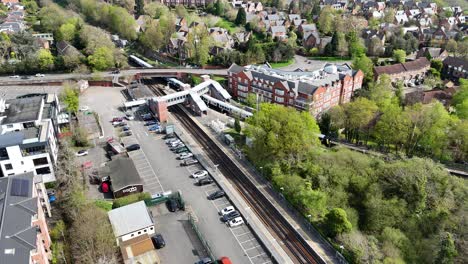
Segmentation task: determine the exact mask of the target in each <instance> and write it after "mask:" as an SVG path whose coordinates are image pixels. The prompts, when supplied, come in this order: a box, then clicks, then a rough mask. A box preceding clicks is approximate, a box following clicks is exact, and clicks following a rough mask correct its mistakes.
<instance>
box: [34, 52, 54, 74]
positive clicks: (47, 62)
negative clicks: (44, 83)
mask: <svg viewBox="0 0 468 264" xmlns="http://www.w3.org/2000/svg"><path fill="white" fill-rule="evenodd" d="M37 60H38V62H39V68H40V69H41V70H51V69H52V68H53V67H54V56H53V55H52V53H51V52H50V50H48V49H40V50H39V51H38V53H37Z"/></svg>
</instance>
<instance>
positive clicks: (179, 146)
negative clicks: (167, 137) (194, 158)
mask: <svg viewBox="0 0 468 264" xmlns="http://www.w3.org/2000/svg"><path fill="white" fill-rule="evenodd" d="M183 147H185V145H184V143H182V142H181V143H179V144H177V145H175V146H173V147H170V148H169V149H170V150H172V151H175V150H177V149H179V148H183Z"/></svg>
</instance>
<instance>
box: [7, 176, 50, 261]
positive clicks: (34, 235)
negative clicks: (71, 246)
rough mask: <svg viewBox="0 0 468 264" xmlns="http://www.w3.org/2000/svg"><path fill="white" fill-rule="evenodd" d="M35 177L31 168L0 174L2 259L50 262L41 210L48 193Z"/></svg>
mask: <svg viewBox="0 0 468 264" xmlns="http://www.w3.org/2000/svg"><path fill="white" fill-rule="evenodd" d="M36 180H37V176H34V173H33V172H27V173H22V174H17V175H15V176H11V177H3V178H0V195H1V197H2V199H0V261H1V263H37V264H48V263H49V259H50V258H51V252H50V245H51V240H50V236H49V230H48V227H47V223H46V220H45V215H44V211H43V204H44V203H47V204H48V197H47V193H46V192H45V187H44V185H43V184H42V185H40V184H39V185H38V184H36ZM38 186H42V188H38ZM49 209H50V207H49Z"/></svg>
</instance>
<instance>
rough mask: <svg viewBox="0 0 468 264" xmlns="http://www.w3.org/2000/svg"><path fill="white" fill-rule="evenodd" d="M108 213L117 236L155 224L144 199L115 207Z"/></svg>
mask: <svg viewBox="0 0 468 264" xmlns="http://www.w3.org/2000/svg"><path fill="white" fill-rule="evenodd" d="M108 215H109V220H110V222H111V225H112V229H113V230H114V235H115V237H121V236H123V235H126V234H129V233H132V232H134V231H137V230H140V229H143V228H146V227H148V226H152V225H154V223H153V220H152V219H151V216H150V215H149V213H148V209H147V208H146V204H145V202H143V201H140V202H137V203H132V204H129V205H126V206H123V207H120V208H117V209H114V210H112V211H109V212H108Z"/></svg>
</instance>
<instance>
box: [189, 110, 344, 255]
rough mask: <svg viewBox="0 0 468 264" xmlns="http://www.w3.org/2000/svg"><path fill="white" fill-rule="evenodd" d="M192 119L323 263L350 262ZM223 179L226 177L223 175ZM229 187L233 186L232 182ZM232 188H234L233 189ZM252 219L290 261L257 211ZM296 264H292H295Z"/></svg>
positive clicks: (247, 163)
mask: <svg viewBox="0 0 468 264" xmlns="http://www.w3.org/2000/svg"><path fill="white" fill-rule="evenodd" d="M189 116H190V118H191V119H192V120H194V121H195V122H196V123H197V124H198V125H199V126H200V127H201V128H203V130H204V131H205V132H206V133H207V134H208V135H209V136H210V137H211V139H212V140H213V141H214V142H215V143H216V144H217V145H218V146H219V147H220V148H221V149H222V150H223V151H224V153H226V154H227V155H228V156H229V157H230V158H231V160H233V161H234V163H235V164H236V165H237V166H238V167H239V168H240V169H241V170H242V171H243V172H244V173H245V175H247V176H248V177H249V178H250V180H251V181H252V182H254V184H255V185H256V187H257V188H258V189H259V190H260V191H261V192H262V193H263V195H265V197H267V199H268V200H269V201H270V202H271V203H272V204H273V205H274V206H275V207H276V208H277V209H278V210H279V211H280V213H281V214H282V215H283V216H284V217H285V218H286V219H287V221H288V222H289V223H290V224H291V225H292V226H293V227H294V228H295V230H296V231H297V232H298V233H299V234H300V235H301V236H302V237H303V238H304V239H305V240H306V242H307V243H308V244H309V245H310V247H311V248H312V249H314V250H315V251H316V252H317V253H318V254H319V255H320V257H321V258H322V260H323V262H325V263H337V264H342V263H347V262H346V260H345V259H344V258H343V257H342V256H341V254H339V253H338V252H337V251H336V250H335V249H334V248H333V247H332V246H331V245H330V243H329V242H328V241H326V240H325V239H324V238H322V236H321V235H320V234H319V233H318V231H316V230H315V229H314V228H313V227H312V225H311V224H310V223H308V222H307V221H306V220H305V219H304V217H303V216H302V215H300V214H299V213H298V212H297V211H296V210H295V209H293V208H292V207H291V206H290V205H289V204H288V203H287V201H286V200H285V199H284V197H283V196H282V195H281V194H279V193H278V192H276V191H275V190H274V189H273V187H272V186H271V184H270V183H269V182H268V181H267V180H266V179H264V178H263V176H262V175H261V174H260V173H259V172H257V170H256V169H255V168H254V167H253V166H252V165H251V164H250V163H249V162H248V161H246V160H245V159H244V158H243V157H239V155H237V154H236V153H235V152H234V150H232V149H231V148H229V147H228V146H226V145H225V144H223V143H222V142H221V139H220V137H219V136H218V135H217V134H216V133H215V132H214V131H213V130H211V129H209V128H207V127H206V125H203V124H201V122H200V121H199V119H198V118H196V117H193V116H191V115H189ZM188 138H189V140H191V141H192V142H194V141H193V139H191V137H188ZM220 177H222V175H220ZM223 182H225V183H228V181H227V180H226V179H225V178H224V179H223ZM228 185H229V183H228ZM231 188H232V186H231ZM233 193H234V195H235V196H236V199H237V200H239V203H242V202H243V199H242V197H240V195H237V192H236V191H235V190H234V192H233ZM244 204H245V202H244ZM249 213H250V214H249V215H252V217H250V216H249V218H250V219H251V221H252V220H253V222H254V223H256V226H258V227H259V228H258V230H260V231H261V232H262V233H266V234H267V235H265V236H264V237H263V238H264V239H266V240H267V241H268V243H269V244H270V246H271V248H272V250H276V254H278V256H282V257H283V258H284V259H288V260H289V261H291V260H290V258H289V256H288V255H287V254H286V252H285V251H284V250H283V248H282V247H281V246H280V243H278V241H276V240H275V238H273V237H272V236H271V235H270V233H269V232H268V230H266V228H264V225H263V223H262V222H261V221H260V219H258V218H257V217H253V216H255V213H254V212H251V211H250V212H249ZM279 263H288V262H279ZM291 263H292V262H291Z"/></svg>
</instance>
